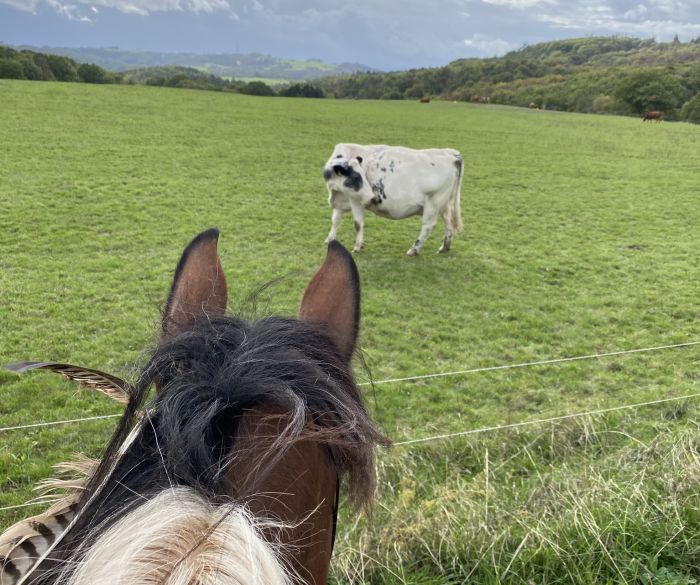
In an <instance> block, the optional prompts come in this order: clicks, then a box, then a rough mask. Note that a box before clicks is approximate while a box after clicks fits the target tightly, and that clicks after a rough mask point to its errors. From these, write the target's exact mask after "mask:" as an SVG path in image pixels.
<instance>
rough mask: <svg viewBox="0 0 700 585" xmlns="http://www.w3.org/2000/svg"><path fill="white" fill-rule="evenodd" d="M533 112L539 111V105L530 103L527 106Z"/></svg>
mask: <svg viewBox="0 0 700 585" xmlns="http://www.w3.org/2000/svg"><path fill="white" fill-rule="evenodd" d="M527 107H528V108H530V109H531V110H535V109H537V104H536V103H535V102H530V103H529V105H528V106H527Z"/></svg>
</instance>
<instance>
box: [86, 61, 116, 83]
mask: <svg viewBox="0 0 700 585" xmlns="http://www.w3.org/2000/svg"><path fill="white" fill-rule="evenodd" d="M78 78H79V79H80V81H82V82H83V83H112V76H111V75H110V74H109V73H108V72H107V71H105V70H104V69H102V67H100V66H99V65H93V64H92V63H83V64H82V65H80V66H78Z"/></svg>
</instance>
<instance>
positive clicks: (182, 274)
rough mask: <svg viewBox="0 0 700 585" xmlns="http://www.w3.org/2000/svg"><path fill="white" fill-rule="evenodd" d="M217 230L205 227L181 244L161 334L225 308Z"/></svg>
mask: <svg viewBox="0 0 700 585" xmlns="http://www.w3.org/2000/svg"><path fill="white" fill-rule="evenodd" d="M218 240H219V230H217V229H215V228H211V229H208V230H206V231H204V232H202V233H201V234H199V235H198V236H197V237H196V238H195V239H194V240H192V241H191V242H190V244H189V245H188V246H187V248H185V251H184V252H183V253H182V257H181V258H180V261H179V262H178V264H177V269H176V270H175V277H174V278H173V284H172V287H171V288H170V294H169V295H168V300H167V301H166V303H165V309H164V310H163V331H162V336H163V338H167V337H172V336H173V335H177V334H178V333H180V332H181V331H185V330H187V329H189V328H190V327H191V326H192V324H193V323H194V321H195V319H197V318H198V317H203V316H205V315H223V314H224V313H225V312H226V300H227V294H228V290H227V286H226V277H225V276H224V271H223V269H222V267H221V261H220V260H219V255H218V254H217V251H216V244H217V242H218Z"/></svg>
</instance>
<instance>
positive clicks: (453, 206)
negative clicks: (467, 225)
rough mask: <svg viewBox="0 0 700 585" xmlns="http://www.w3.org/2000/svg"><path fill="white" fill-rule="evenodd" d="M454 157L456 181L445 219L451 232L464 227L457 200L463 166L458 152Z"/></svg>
mask: <svg viewBox="0 0 700 585" xmlns="http://www.w3.org/2000/svg"><path fill="white" fill-rule="evenodd" d="M455 159H456V160H455V166H456V167H457V182H456V183H455V186H454V188H453V189H452V196H451V197H450V203H449V205H448V208H447V219H448V223H449V224H450V228H451V229H452V232H453V233H455V234H458V233H459V232H461V231H462V228H463V227H464V225H463V224H462V208H461V206H460V202H459V199H460V192H461V190H462V171H463V168H464V161H463V160H462V157H461V156H460V155H459V154H456V155H455Z"/></svg>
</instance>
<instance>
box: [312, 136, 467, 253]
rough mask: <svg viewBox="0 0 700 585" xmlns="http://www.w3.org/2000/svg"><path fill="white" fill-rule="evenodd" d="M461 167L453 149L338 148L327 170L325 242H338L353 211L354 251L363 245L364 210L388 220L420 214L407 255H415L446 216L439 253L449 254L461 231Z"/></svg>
mask: <svg viewBox="0 0 700 585" xmlns="http://www.w3.org/2000/svg"><path fill="white" fill-rule="evenodd" d="M462 164H463V163H462V157H461V155H460V154H459V152H458V151H457V150H454V149H452V148H429V149H426V150H414V149H412V148H405V147H403V146H386V145H383V144H371V145H361V144H337V145H336V147H335V148H334V149H333V154H332V155H331V157H330V159H328V162H327V163H326V166H325V167H324V169H323V178H324V179H325V180H326V185H327V186H328V203H329V204H330V206H331V208H332V209H333V212H332V218H331V231H330V233H329V234H328V238H327V239H326V242H329V241H331V240H335V239H336V235H337V232H338V226H339V225H340V220H341V219H342V217H343V212H345V211H351V212H352V217H353V219H354V220H355V230H356V232H357V235H356V238H355V247H354V248H353V251H354V252H360V251H361V250H362V248H363V246H364V213H365V209H369V210H370V211H372V212H374V213H376V214H377V215H380V216H382V217H388V218H390V219H403V218H405V217H411V216H412V215H419V214H420V215H422V216H423V221H422V227H421V231H420V235H419V236H418V239H417V240H416V241H415V243H414V244H413V245H412V246H411V247H410V248H409V250H408V252H407V254H408V255H409V256H416V255H417V254H418V252H420V249H421V248H422V247H423V244H425V240H426V239H427V238H428V236H429V235H430V232H431V231H432V230H433V228H434V227H435V224H436V222H437V219H438V216H439V215H442V219H443V221H444V222H445V238H444V240H443V242H442V245H441V246H440V249H439V250H438V252H447V251H448V250H449V249H450V245H451V243H452V234H454V233H457V232H459V231H460V230H461V229H462V217H461V211H460V203H459V192H460V184H461V182H462Z"/></svg>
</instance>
